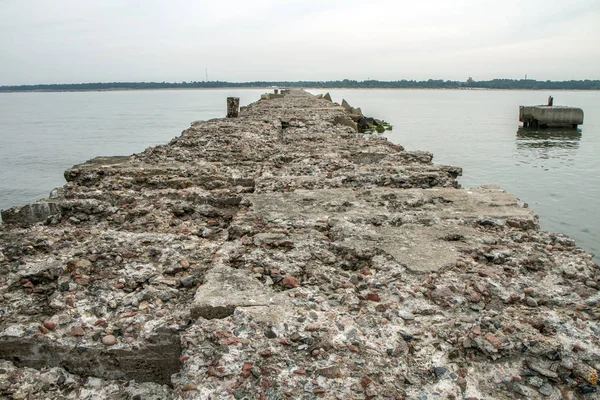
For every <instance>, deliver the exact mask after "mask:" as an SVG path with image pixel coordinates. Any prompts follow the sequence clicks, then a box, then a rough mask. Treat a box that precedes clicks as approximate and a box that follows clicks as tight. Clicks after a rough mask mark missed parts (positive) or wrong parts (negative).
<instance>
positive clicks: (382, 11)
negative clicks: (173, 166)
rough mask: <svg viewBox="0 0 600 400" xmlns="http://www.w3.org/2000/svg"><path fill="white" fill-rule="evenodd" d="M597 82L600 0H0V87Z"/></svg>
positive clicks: (599, 55) (599, 45)
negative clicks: (114, 83)
mask: <svg viewBox="0 0 600 400" xmlns="http://www.w3.org/2000/svg"><path fill="white" fill-rule="evenodd" d="M205 69H208V78H209V80H227V81H253V80H336V79H344V78H348V79H356V80H364V79H368V78H370V79H379V80H398V79H419V80H421V79H429V78H434V79H451V80H461V81H464V80H466V79H467V78H468V77H469V76H472V77H473V79H475V80H484V79H491V78H522V77H524V76H525V74H527V75H528V77H529V78H532V79H539V80H547V79H551V80H568V79H586V78H587V79H600V0H554V1H553V0H494V1H488V0H420V1H418V0H417V1H415V0H410V1H404V0H368V1H367V0H360V1H359V0H204V1H203V0H198V1H193V0H53V1H49V0H0V85H12V84H35V83H76V82H108V81H110V82H112V81H161V82H162V81H177V82H180V81H201V80H205Z"/></svg>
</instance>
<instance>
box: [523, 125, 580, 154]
mask: <svg viewBox="0 0 600 400" xmlns="http://www.w3.org/2000/svg"><path fill="white" fill-rule="evenodd" d="M580 140H581V129H564V128H563V129H543V130H535V129H529V128H523V127H519V129H517V148H519V147H523V148H527V147H531V148H546V147H561V148H568V149H576V148H578V147H579V141H580Z"/></svg>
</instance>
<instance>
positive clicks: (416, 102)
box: [0, 89, 600, 253]
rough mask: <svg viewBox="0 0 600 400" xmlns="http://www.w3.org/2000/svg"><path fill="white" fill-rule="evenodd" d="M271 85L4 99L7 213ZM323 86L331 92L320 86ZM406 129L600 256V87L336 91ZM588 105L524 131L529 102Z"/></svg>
mask: <svg viewBox="0 0 600 400" xmlns="http://www.w3.org/2000/svg"><path fill="white" fill-rule="evenodd" d="M264 91H265V90H228V89H223V90H173V91H170V90H160V91H122V92H83V93H6V94H0V209H5V208H8V207H11V206H14V205H18V204H24V203H28V202H32V201H35V200H37V199H39V198H43V197H47V195H48V193H49V191H50V190H51V189H52V188H54V187H58V186H62V185H63V184H64V179H63V178H62V173H63V171H64V170H65V169H67V168H69V167H71V166H72V165H74V164H78V163H81V162H83V161H85V160H87V159H90V158H93V157H95V156H98V155H127V154H131V153H136V152H140V151H142V150H144V149H145V148H146V147H148V146H151V145H156V144H164V143H166V142H168V141H169V140H170V139H171V138H173V137H175V136H178V135H179V133H180V132H181V131H182V130H183V129H185V128H186V127H188V126H189V123H190V122H191V121H193V120H198V119H210V118H217V117H223V116H224V114H225V98H226V97H227V96H237V97H240V98H241V103H242V105H244V104H247V103H250V102H252V101H255V100H257V99H258V98H259V96H260V94H261V93H263V92H264ZM311 92H313V93H321V92H323V91H322V90H311ZM330 93H331V95H332V97H333V98H334V101H337V102H341V100H342V98H345V99H346V100H347V101H348V102H350V104H351V105H353V106H359V107H361V108H362V110H363V112H364V113H365V114H367V115H370V116H373V117H376V118H382V119H385V120H386V121H388V122H390V123H391V124H392V125H393V126H394V130H393V131H392V132H390V133H389V134H388V137H389V139H390V140H392V141H394V142H396V143H399V144H401V145H403V146H404V147H406V148H407V149H409V150H426V151H430V152H432V153H433V154H434V156H435V158H434V161H435V162H437V163H444V164H451V165H458V166H461V167H463V169H464V172H463V177H462V178H461V180H460V182H461V184H462V185H463V186H465V187H474V186H479V185H484V184H498V185H500V186H502V187H504V188H505V189H507V190H508V191H509V192H511V193H514V194H515V195H517V196H518V197H519V198H521V199H522V200H524V201H526V202H527V203H529V205H530V206H531V207H532V208H533V209H534V210H535V212H536V213H537V214H538V215H539V216H540V222H541V224H542V228H544V229H546V230H549V231H555V232H565V233H567V234H568V235H570V236H571V237H573V238H574V239H575V240H576V241H577V243H578V244H579V245H580V246H581V247H583V248H585V249H587V250H589V251H592V252H595V253H600V243H599V240H600V212H599V211H598V210H599V209H600V161H599V158H598V155H597V152H598V151H600V92H578V91H557V92H553V93H546V92H542V91H493V90H332V91H330ZM550 94H552V95H553V96H554V99H555V104H557V105H570V106H577V107H581V108H583V110H584V113H585V120H584V125H583V126H582V127H581V129H580V132H579V133H577V132H575V133H570V134H567V135H564V134H557V133H553V132H551V133H549V134H548V133H530V132H524V131H521V130H519V129H518V127H519V123H518V121H517V114H518V106H519V105H522V104H540V103H543V102H545V101H546V98H547V97H548V95H550Z"/></svg>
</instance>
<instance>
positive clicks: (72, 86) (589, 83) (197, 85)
mask: <svg viewBox="0 0 600 400" xmlns="http://www.w3.org/2000/svg"><path fill="white" fill-rule="evenodd" d="M269 86H277V87H297V88H324V89H336V88H356V89H362V88H364V89H387V88H390V89H394V88H395V89H460V88H480V89H531V90H547V89H548V90H562V89H575V90H600V80H588V79H586V80H583V81H536V80H533V79H519V80H517V79H492V80H490V81H475V80H473V79H471V78H469V79H468V80H467V81H465V82H459V81H445V80H442V79H429V80H426V81H415V80H410V81H408V80H405V79H403V80H400V81H377V80H366V81H355V80H349V79H344V80H341V81H295V82H270V81H256V82H221V81H208V82H206V81H203V82H197V81H192V82H98V83H68V84H45V85H18V86H0V92H31V91H78V90H128V89H129V90H131V89H211V88H254V87H269Z"/></svg>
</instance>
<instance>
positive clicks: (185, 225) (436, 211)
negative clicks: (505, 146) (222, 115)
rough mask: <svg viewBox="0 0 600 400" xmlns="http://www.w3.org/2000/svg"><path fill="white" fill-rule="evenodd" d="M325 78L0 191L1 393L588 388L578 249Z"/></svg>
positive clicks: (547, 393)
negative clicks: (22, 188)
mask: <svg viewBox="0 0 600 400" xmlns="http://www.w3.org/2000/svg"><path fill="white" fill-rule="evenodd" d="M328 98H330V97H329V96H313V95H310V94H308V93H306V92H303V91H296V90H293V91H288V92H286V93H285V95H283V96H281V95H278V96H263V99H262V100H260V101H258V102H256V103H253V104H250V105H249V106H247V107H243V108H242V110H241V112H240V116H239V118H230V119H214V120H210V121H196V122H193V123H192V125H191V127H190V128H189V129H187V130H185V131H183V133H182V134H181V136H179V137H177V138H175V139H173V140H172V141H171V142H170V143H169V144H167V145H164V146H157V147H152V148H148V149H147V150H145V151H144V152H142V153H140V154H134V155H132V156H128V157H98V158H96V159H93V160H90V161H88V162H86V163H84V164H80V165H76V166H74V167H73V168H71V169H69V170H67V171H66V172H65V178H66V180H67V184H66V185H65V186H64V187H62V188H59V189H55V190H54V191H53V192H52V194H51V196H50V197H49V198H48V199H45V200H40V201H39V202H37V203H34V204H30V205H26V206H24V207H14V208H12V209H9V210H5V211H3V212H2V218H3V221H4V223H3V224H2V225H0V359H1V360H0V397H1V398H7V399H95V398H109V399H284V398H293V399H317V398H327V399H374V398H378V399H405V398H406V399H419V400H425V399H438V398H439V399H470V400H475V399H492V398H493V399H514V398H531V399H595V398H597V397H596V396H598V394H597V384H598V369H600V351H599V346H598V345H599V343H598V342H599V339H600V324H599V319H600V309H599V305H600V293H599V292H598V285H599V281H600V272H599V268H598V265H597V264H595V263H594V262H593V260H592V255H590V254H588V253H586V252H585V251H583V250H582V249H580V248H578V247H577V246H576V245H575V243H574V242H573V240H571V239H569V238H568V237H565V236H564V235H561V234H553V233H548V232H543V231H541V230H540V229H539V225H538V221H537V217H536V216H535V215H534V213H533V211H532V210H531V209H529V208H528V207H527V205H526V204H525V203H523V202H522V201H520V200H519V199H517V198H515V197H514V196H512V195H511V194H509V193H506V192H505V191H504V190H502V189H501V188H499V187H496V186H484V187H480V188H476V189H461V188H460V186H459V185H458V183H457V181H456V178H457V177H458V176H459V175H460V174H461V172H462V171H461V169H460V168H457V167H453V166H444V165H436V164H433V163H432V155H431V154H429V153H426V152H409V151H405V150H404V149H403V148H402V147H401V146H399V145H396V144H393V143H391V142H389V141H388V140H386V139H385V138H383V137H381V136H378V135H363V134H360V133H358V132H357V127H356V123H355V122H354V121H353V119H352V115H351V114H349V113H350V112H353V111H352V110H354V109H353V108H352V107H350V108H348V107H345V108H344V107H342V106H339V105H337V104H335V103H332V102H331V101H330V100H328ZM348 106H349V105H348ZM349 110H350V111H349Z"/></svg>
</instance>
